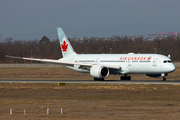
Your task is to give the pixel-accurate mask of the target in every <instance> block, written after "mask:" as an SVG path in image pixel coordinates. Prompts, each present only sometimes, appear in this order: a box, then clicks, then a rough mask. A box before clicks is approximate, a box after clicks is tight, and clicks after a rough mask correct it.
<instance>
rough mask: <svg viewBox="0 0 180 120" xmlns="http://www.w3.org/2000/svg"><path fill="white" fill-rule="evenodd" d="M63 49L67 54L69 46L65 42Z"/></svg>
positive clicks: (62, 45)
mask: <svg viewBox="0 0 180 120" xmlns="http://www.w3.org/2000/svg"><path fill="white" fill-rule="evenodd" d="M61 48H62V50H63V52H67V48H68V44H66V42H65V41H64V42H63V44H61Z"/></svg>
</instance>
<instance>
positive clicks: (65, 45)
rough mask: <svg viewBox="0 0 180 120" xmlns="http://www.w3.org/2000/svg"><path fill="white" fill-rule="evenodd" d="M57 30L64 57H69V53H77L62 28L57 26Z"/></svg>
mask: <svg viewBox="0 0 180 120" xmlns="http://www.w3.org/2000/svg"><path fill="white" fill-rule="evenodd" d="M57 32H58V36H59V42H60V47H61V51H62V55H63V57H67V56H69V55H76V52H75V51H74V49H73V48H72V46H71V44H70V42H69V40H68V39H67V37H66V35H65V34H64V31H63V30H62V28H60V27H57Z"/></svg>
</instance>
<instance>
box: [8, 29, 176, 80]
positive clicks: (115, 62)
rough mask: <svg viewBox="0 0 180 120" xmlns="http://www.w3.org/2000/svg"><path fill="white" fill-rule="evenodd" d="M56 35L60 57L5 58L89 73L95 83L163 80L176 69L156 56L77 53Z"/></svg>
mask: <svg viewBox="0 0 180 120" xmlns="http://www.w3.org/2000/svg"><path fill="white" fill-rule="evenodd" d="M57 32H58V36H59V41H60V48H61V51H62V55H63V58H61V59H59V60H52V59H36V58H26V57H14V56H6V57H10V58H17V59H24V60H34V61H41V62H47V63H54V64H61V65H62V66H64V67H67V68H69V69H72V70H75V71H78V72H81V73H90V75H91V76H92V77H94V80H95V81H98V80H104V78H106V77H108V75H109V74H119V75H121V74H122V75H123V76H121V77H120V79H121V80H131V76H128V75H129V74H146V75H147V76H149V77H162V80H166V76H167V75H168V73H171V72H173V71H175V69H176V67H175V65H174V63H173V62H172V60H171V59H170V58H169V57H167V56H164V55H160V54H134V53H129V54H77V53H76V52H75V51H74V49H73V48H72V46H71V44H70V42H69V41H68V39H67V37H66V35H65V33H64V32H63V30H62V28H59V27H57Z"/></svg>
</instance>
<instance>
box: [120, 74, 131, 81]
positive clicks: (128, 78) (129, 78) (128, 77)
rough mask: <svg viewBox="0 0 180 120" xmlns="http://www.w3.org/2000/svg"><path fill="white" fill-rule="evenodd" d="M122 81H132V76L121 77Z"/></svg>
mask: <svg viewBox="0 0 180 120" xmlns="http://www.w3.org/2000/svg"><path fill="white" fill-rule="evenodd" d="M120 79H121V80H131V76H127V75H124V76H121V77H120Z"/></svg>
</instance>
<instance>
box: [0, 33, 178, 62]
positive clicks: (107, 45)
mask: <svg viewBox="0 0 180 120" xmlns="http://www.w3.org/2000/svg"><path fill="white" fill-rule="evenodd" d="M69 41H70V43H71V45H72V47H73V48H74V50H75V51H76V52H77V53H78V54H96V53H99V54H100V53H104V54H118V53H157V54H163V55H166V56H167V55H168V54H170V55H171V59H172V60H173V61H180V38H178V37H177V38H173V37H168V38H164V39H161V40H160V39H159V38H156V39H155V40H153V41H144V40H143V38H141V37H140V38H135V39H131V38H128V37H127V36H112V37H110V38H97V37H94V38H93V37H92V38H86V37H84V38H83V40H81V39H80V38H71V39H70V38H69ZM5 55H10V56H18V57H34V58H47V59H59V58H61V57H62V54H61V50H60V44H59V40H58V39H56V40H49V39H48V38H47V37H46V36H43V37H42V39H41V40H23V41H22V40H13V39H12V38H5V39H4V41H3V42H1V43H0V63H29V62H30V61H25V60H19V59H10V58H6V57H5Z"/></svg>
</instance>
